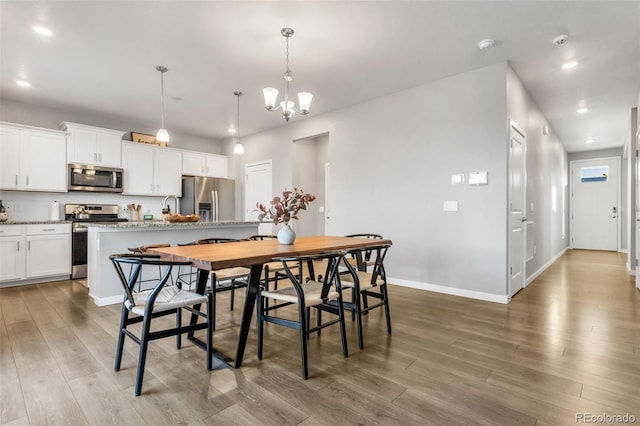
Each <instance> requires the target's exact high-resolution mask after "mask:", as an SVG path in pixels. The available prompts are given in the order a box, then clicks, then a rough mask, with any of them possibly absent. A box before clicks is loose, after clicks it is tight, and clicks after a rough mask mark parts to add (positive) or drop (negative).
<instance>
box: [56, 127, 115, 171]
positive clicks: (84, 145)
mask: <svg viewBox="0 0 640 426" xmlns="http://www.w3.org/2000/svg"><path fill="white" fill-rule="evenodd" d="M60 128H61V129H62V130H65V131H66V132H67V162H68V163H76V164H92V165H97V166H104V167H121V144H122V137H123V136H124V134H125V133H126V132H123V131H121V130H111V129H104V128H102V127H95V126H87V125H84V124H78V123H71V122H68V121H63V122H62V123H61V124H60Z"/></svg>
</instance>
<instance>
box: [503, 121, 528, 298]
mask: <svg viewBox="0 0 640 426" xmlns="http://www.w3.org/2000/svg"><path fill="white" fill-rule="evenodd" d="M525 141H526V136H525V134H524V131H522V129H520V127H518V125H517V124H516V123H515V122H514V121H511V122H510V125H509V271H508V272H509V296H513V295H514V294H516V293H517V292H518V291H520V290H521V289H522V288H523V287H524V280H525V250H524V244H525V222H526V220H527V219H526V217H525V206H526V204H525V191H526V179H525V176H526V175H525V164H526V163H525V152H526V151H525Z"/></svg>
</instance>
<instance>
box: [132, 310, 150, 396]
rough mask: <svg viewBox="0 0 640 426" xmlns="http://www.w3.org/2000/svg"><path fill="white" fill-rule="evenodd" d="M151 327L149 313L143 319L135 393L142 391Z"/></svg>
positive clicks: (138, 393) (137, 394)
mask: <svg viewBox="0 0 640 426" xmlns="http://www.w3.org/2000/svg"><path fill="white" fill-rule="evenodd" d="M150 328H151V315H150V314H149V315H147V316H145V318H144V321H142V333H141V335H140V354H139V355H138V372H137V374H136V388H135V395H136V396H139V395H140V392H142V380H143V378H144V366H145V363H146V361H147V347H148V346H149V329H150Z"/></svg>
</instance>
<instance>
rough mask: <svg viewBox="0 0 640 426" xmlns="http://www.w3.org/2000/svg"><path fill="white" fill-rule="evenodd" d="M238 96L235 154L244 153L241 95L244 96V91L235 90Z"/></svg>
mask: <svg viewBox="0 0 640 426" xmlns="http://www.w3.org/2000/svg"><path fill="white" fill-rule="evenodd" d="M233 94H234V95H236V98H238V123H237V127H236V143H235V144H234V145H233V153H234V154H244V147H243V146H242V144H241V143H240V96H242V92H233Z"/></svg>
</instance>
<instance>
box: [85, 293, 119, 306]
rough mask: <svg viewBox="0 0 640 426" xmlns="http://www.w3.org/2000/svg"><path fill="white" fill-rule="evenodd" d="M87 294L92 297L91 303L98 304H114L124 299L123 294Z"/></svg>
mask: <svg viewBox="0 0 640 426" xmlns="http://www.w3.org/2000/svg"><path fill="white" fill-rule="evenodd" d="M89 296H90V297H91V298H92V299H93V303H95V304H96V305H98V306H107V305H115V304H116V303H122V301H123V300H124V299H123V297H124V296H122V295H121V294H120V295H118V296H109V297H97V296H94V295H93V294H91V293H89Z"/></svg>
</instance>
